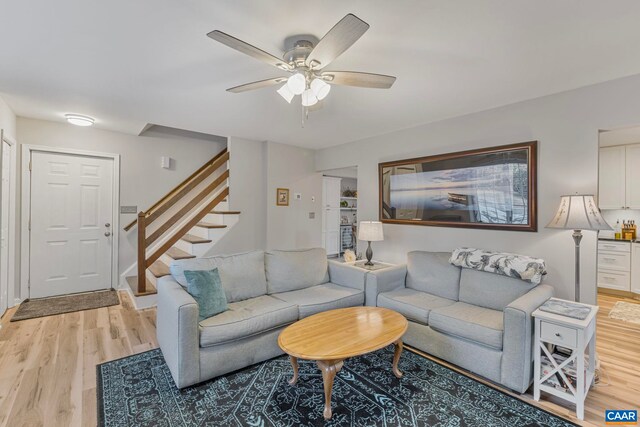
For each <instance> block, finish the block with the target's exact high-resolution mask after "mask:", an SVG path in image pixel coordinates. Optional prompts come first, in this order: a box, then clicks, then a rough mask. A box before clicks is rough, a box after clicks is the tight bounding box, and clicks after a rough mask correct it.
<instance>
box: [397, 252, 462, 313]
mask: <svg viewBox="0 0 640 427" xmlns="http://www.w3.org/2000/svg"><path fill="white" fill-rule="evenodd" d="M450 255H451V254H450V253H448V252H425V251H413V252H409V253H408V254H407V288H411V289H415V290H417V291H422V292H427V293H430V294H433V295H437V296H439V297H442V298H446V299H450V300H455V301H457V300H458V293H459V290H460V267H456V266H453V265H451V264H450V263H449V257H450Z"/></svg>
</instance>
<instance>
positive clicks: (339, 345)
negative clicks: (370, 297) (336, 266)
mask: <svg viewBox="0 0 640 427" xmlns="http://www.w3.org/2000/svg"><path fill="white" fill-rule="evenodd" d="M407 325H408V323H407V319H405V317H404V316H402V315H401V314H399V313H396V312H395V311H393V310H389V309H386V308H381V307H350V308H340V309H336V310H329V311H325V312H323V313H318V314H314V315H313V316H309V317H307V318H305V319H302V320H300V321H298V322H296V323H294V324H292V325H291V326H288V327H287V328H286V329H285V330H284V331H282V332H281V333H280V336H279V337H278V345H279V346H280V348H281V349H282V350H284V352H285V353H287V354H288V355H289V358H290V359H291V366H292V367H293V378H292V379H291V380H290V381H289V384H291V385H294V384H295V383H296V382H297V381H298V359H304V360H315V361H316V363H317V364H318V368H320V370H321V371H322V379H323V381H324V400H325V403H324V413H323V415H324V418H325V419H327V420H328V419H330V418H331V390H332V388H333V379H334V378H335V376H336V374H337V373H338V372H340V369H342V364H343V362H344V360H345V359H348V358H349V357H354V356H360V355H363V354H366V353H371V352H372V351H376V350H379V349H381V348H384V347H386V346H388V345H389V344H394V345H395V352H394V355H393V365H392V370H393V373H394V374H395V376H396V377H398V378H400V377H401V376H402V372H400V370H399V369H398V361H399V360H400V354H401V353H402V336H403V335H404V333H405V332H406V330H407Z"/></svg>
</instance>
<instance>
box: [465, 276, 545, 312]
mask: <svg viewBox="0 0 640 427" xmlns="http://www.w3.org/2000/svg"><path fill="white" fill-rule="evenodd" d="M536 286H537V285H534V284H532V283H529V282H525V281H522V280H520V279H514V278H513V277H507V276H502V275H499V274H493V273H487V272H485V271H478V270H471V269H468V268H463V269H462V272H461V274H460V297H459V298H458V300H459V301H462V302H466V303H469V304H474V305H478V306H480V307H485V308H490V309H492V310H504V308H505V307H506V306H508V305H509V304H511V303H512V302H513V301H515V300H517V299H518V298H520V297H521V296H522V295H524V294H526V293H527V292H529V291H530V290H531V289H532V288H534V287H536Z"/></svg>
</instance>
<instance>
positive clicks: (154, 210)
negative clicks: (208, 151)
mask: <svg viewBox="0 0 640 427" xmlns="http://www.w3.org/2000/svg"><path fill="white" fill-rule="evenodd" d="M228 160H229V152H228V151H227V149H226V148H225V149H224V150H222V151H221V152H220V153H219V154H218V155H216V156H215V157H214V158H212V159H211V160H209V161H208V162H207V163H205V164H204V165H203V166H202V167H200V168H199V169H198V170H197V171H196V172H194V173H193V174H191V175H190V176H189V178H187V179H186V180H184V181H183V182H181V183H180V184H179V185H178V186H177V187H175V188H174V189H173V190H171V191H170V192H169V193H167V195H165V196H164V197H163V198H162V199H161V200H160V201H158V202H157V203H155V204H154V205H153V206H151V207H150V208H149V209H148V210H147V211H146V212H144V211H141V212H139V213H138V217H137V220H136V221H134V222H132V223H131V224H129V225H127V226H126V227H125V230H130V229H131V228H133V226H134V225H136V224H137V228H138V236H137V237H138V239H137V240H138V249H137V250H138V254H137V259H138V262H137V272H138V274H137V280H136V288H137V294H138V295H145V294H146V293H147V289H146V288H147V278H146V271H147V269H148V268H149V267H151V265H152V264H153V263H154V262H156V261H157V260H158V259H159V258H160V257H161V256H162V254H164V253H165V252H167V251H168V250H169V249H171V248H172V246H173V245H174V244H175V243H176V242H177V241H178V240H180V238H182V237H183V236H184V235H186V234H187V233H188V232H189V231H190V230H191V229H192V228H193V227H194V226H196V225H197V224H198V223H199V222H200V221H201V220H202V219H203V218H204V217H205V216H206V215H207V214H208V213H210V212H211V211H212V210H213V209H214V208H215V207H216V206H218V205H219V204H220V202H222V201H223V200H225V199H226V198H227V196H228V195H229V187H228V186H225V187H224V188H223V189H222V190H220V192H219V193H218V194H217V196H216V197H214V198H213V199H212V200H211V201H210V202H208V203H207V204H206V205H205V206H204V207H203V208H202V209H200V210H199V211H197V213H196V214H195V215H194V216H192V217H191V218H190V219H189V221H188V222H187V223H186V224H184V225H183V226H182V227H180V228H179V229H178V230H176V231H174V232H173V233H172V234H171V236H169V237H168V239H167V240H166V241H165V242H164V243H163V244H162V245H161V246H160V247H159V248H158V249H156V250H155V251H154V252H153V253H152V254H151V255H149V256H147V249H148V248H149V246H150V245H152V244H153V243H154V242H155V241H157V240H158V239H159V238H161V237H162V236H163V235H165V234H166V233H167V232H169V230H171V228H172V227H173V226H174V225H175V224H176V223H177V222H178V221H180V219H181V218H183V217H184V216H185V215H187V214H189V213H190V212H191V211H192V210H193V209H194V208H196V207H197V206H198V205H199V204H200V203H202V202H203V200H205V199H206V198H207V197H208V196H210V195H212V194H214V193H215V192H216V191H217V190H218V188H219V187H220V186H221V185H222V184H223V183H225V182H226V181H227V179H228V178H229V169H228V168H227V167H226V164H227V161H228ZM222 168H224V170H223V171H222V173H221V174H220V175H219V176H218V177H216V178H215V179H214V180H213V181H211V183H209V184H207V185H206V187H204V188H203V189H202V190H200V191H199V192H198V193H197V194H195V195H194V196H192V197H191V198H190V199H189V200H187V201H186V203H184V206H182V207H181V208H180V209H179V210H178V211H177V212H176V213H175V214H173V215H172V216H171V217H170V218H168V219H167V220H166V221H165V222H164V223H163V224H161V225H160V226H159V227H157V229H156V230H155V231H154V232H153V233H151V234H150V235H149V236H147V228H148V227H149V225H150V224H151V223H153V222H154V221H155V220H157V219H158V218H159V217H160V215H162V214H163V213H165V212H167V210H168V209H169V208H171V207H172V206H174V205H175V204H176V203H177V202H178V201H180V200H182V199H185V198H186V197H187V196H188V195H189V193H190V192H192V191H193V190H194V189H195V188H196V187H197V185H198V184H200V183H202V182H203V181H204V180H205V179H206V178H208V177H209V176H211V175H212V174H213V173H214V172H216V171H219V170H222Z"/></svg>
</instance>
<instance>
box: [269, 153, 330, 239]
mask: <svg viewBox="0 0 640 427" xmlns="http://www.w3.org/2000/svg"><path fill="white" fill-rule="evenodd" d="M265 159H266V162H267V179H266V183H267V188H266V194H267V200H266V212H267V224H266V233H267V237H266V247H267V248H268V249H298V248H310V247H320V246H322V215H321V210H320V209H321V206H322V205H321V203H322V200H321V199H322V174H320V173H316V172H315V152H314V151H313V150H309V149H305V148H300V147H293V146H290V145H284V144H278V143H275V142H267V143H266V157H265ZM277 188H288V189H289V206H277V205H276V189H277ZM295 193H300V194H301V195H302V198H301V200H295V198H294V195H295ZM313 198H315V201H312V199H313ZM311 212H312V213H314V216H315V217H314V218H309V213H311Z"/></svg>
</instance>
